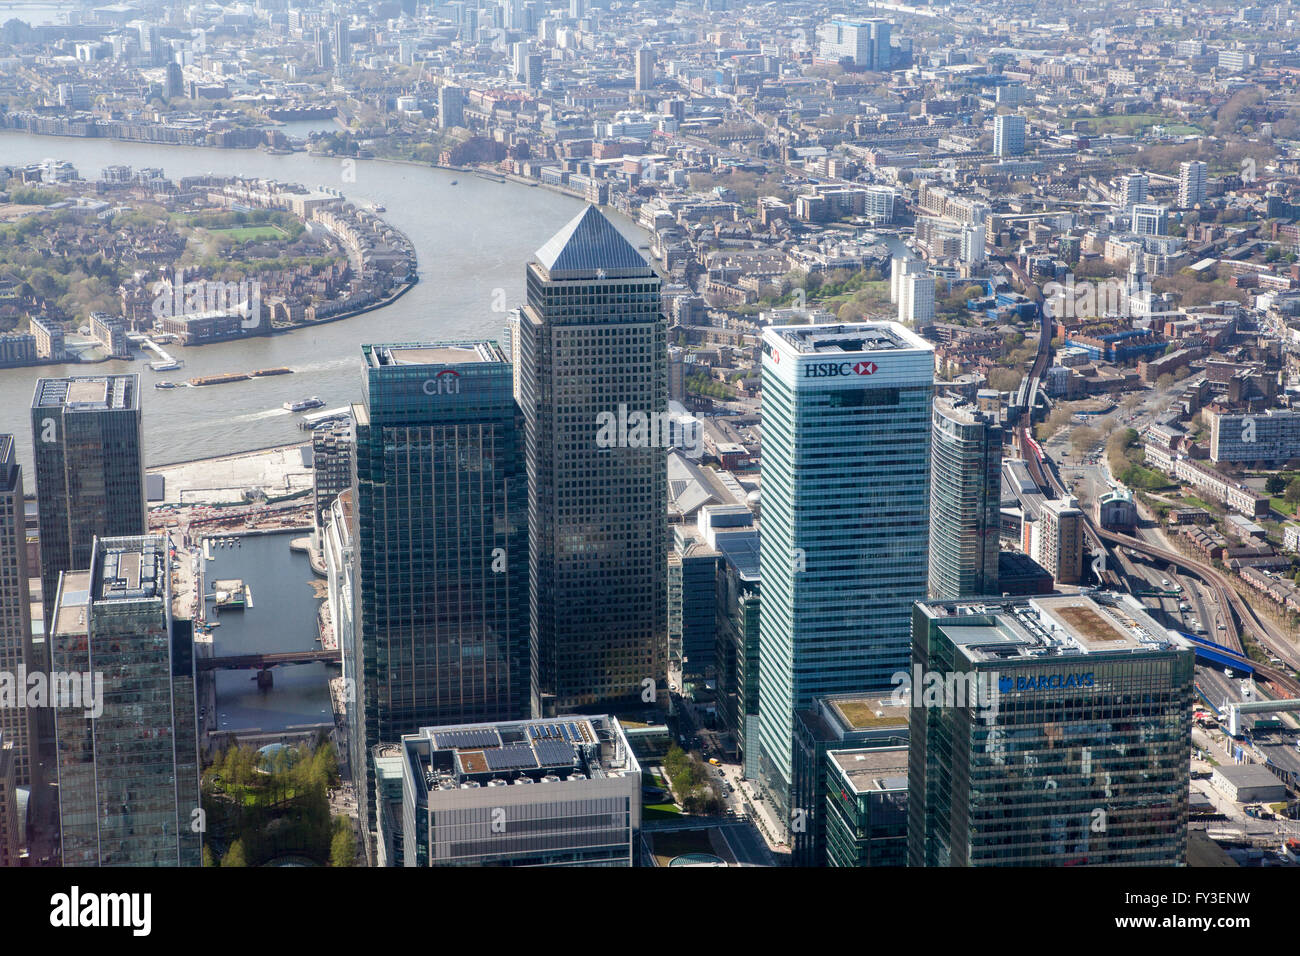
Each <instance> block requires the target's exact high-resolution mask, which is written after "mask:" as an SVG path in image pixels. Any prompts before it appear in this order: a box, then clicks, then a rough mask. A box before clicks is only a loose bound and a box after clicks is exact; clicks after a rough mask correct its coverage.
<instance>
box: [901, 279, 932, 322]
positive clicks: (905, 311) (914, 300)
mask: <svg viewBox="0 0 1300 956" xmlns="http://www.w3.org/2000/svg"><path fill="white" fill-rule="evenodd" d="M898 290H899V291H898V321H899V322H902V323H903V324H904V325H910V326H911V327H912V328H920V327H921V326H924V325H928V324H929V323H931V322H933V321H934V276H932V275H930V274H929V273H928V272H925V271H922V272H909V273H907V274H906V275H904V276H903V277H902V278H901V279H900V280H899V283H898Z"/></svg>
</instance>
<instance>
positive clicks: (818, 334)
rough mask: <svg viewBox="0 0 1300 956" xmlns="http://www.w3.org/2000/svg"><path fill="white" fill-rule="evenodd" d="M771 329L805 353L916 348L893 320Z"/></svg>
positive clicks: (848, 352)
mask: <svg viewBox="0 0 1300 956" xmlns="http://www.w3.org/2000/svg"><path fill="white" fill-rule="evenodd" d="M772 331H773V332H775V333H777V334H778V335H780V336H781V338H782V339H784V340H785V341H786V342H788V343H789V344H790V345H792V346H794V348H795V349H796V350H797V351H798V352H800V353H802V354H805V355H848V354H856V353H858V352H879V351H885V350H893V349H911V348H916V347H917V346H916V344H915V343H914V342H911V341H909V340H908V339H907V338H906V337H905V335H904V334H903V333H906V331H907V330H906V329H904V328H903V327H902V326H901V325H898V324H897V323H894V322H862V323H855V324H853V325H790V326H774V327H773V328H772Z"/></svg>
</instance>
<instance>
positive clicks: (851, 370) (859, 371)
mask: <svg viewBox="0 0 1300 956" xmlns="http://www.w3.org/2000/svg"><path fill="white" fill-rule="evenodd" d="M878 368H880V366H879V365H877V364H876V363H875V362H868V361H861V362H814V363H811V364H808V365H805V366H804V373H803V376H804V378H835V377H836V376H841V375H843V376H849V375H871V374H873V373H874V372H875V371H876V370H877V369H878Z"/></svg>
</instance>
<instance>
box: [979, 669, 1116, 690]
mask: <svg viewBox="0 0 1300 956" xmlns="http://www.w3.org/2000/svg"><path fill="white" fill-rule="evenodd" d="M1096 683H1097V681H1096V678H1095V677H1094V676H1093V674H1092V672H1091V671H1089V672H1088V673H1086V674H1037V675H1031V676H1025V675H1023V674H1022V675H1020V676H1017V677H999V678H998V690H999V691H1001V692H1002V693H1004V694H1009V693H1011V692H1012V691H1022V690H1072V689H1075V688H1079V687H1094V686H1096Z"/></svg>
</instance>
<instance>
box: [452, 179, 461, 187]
mask: <svg viewBox="0 0 1300 956" xmlns="http://www.w3.org/2000/svg"><path fill="white" fill-rule="evenodd" d="M458 182H460V180H459V179H453V180H452V181H451V184H452V185H453V186H455V185H456V184H457V183H458Z"/></svg>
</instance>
